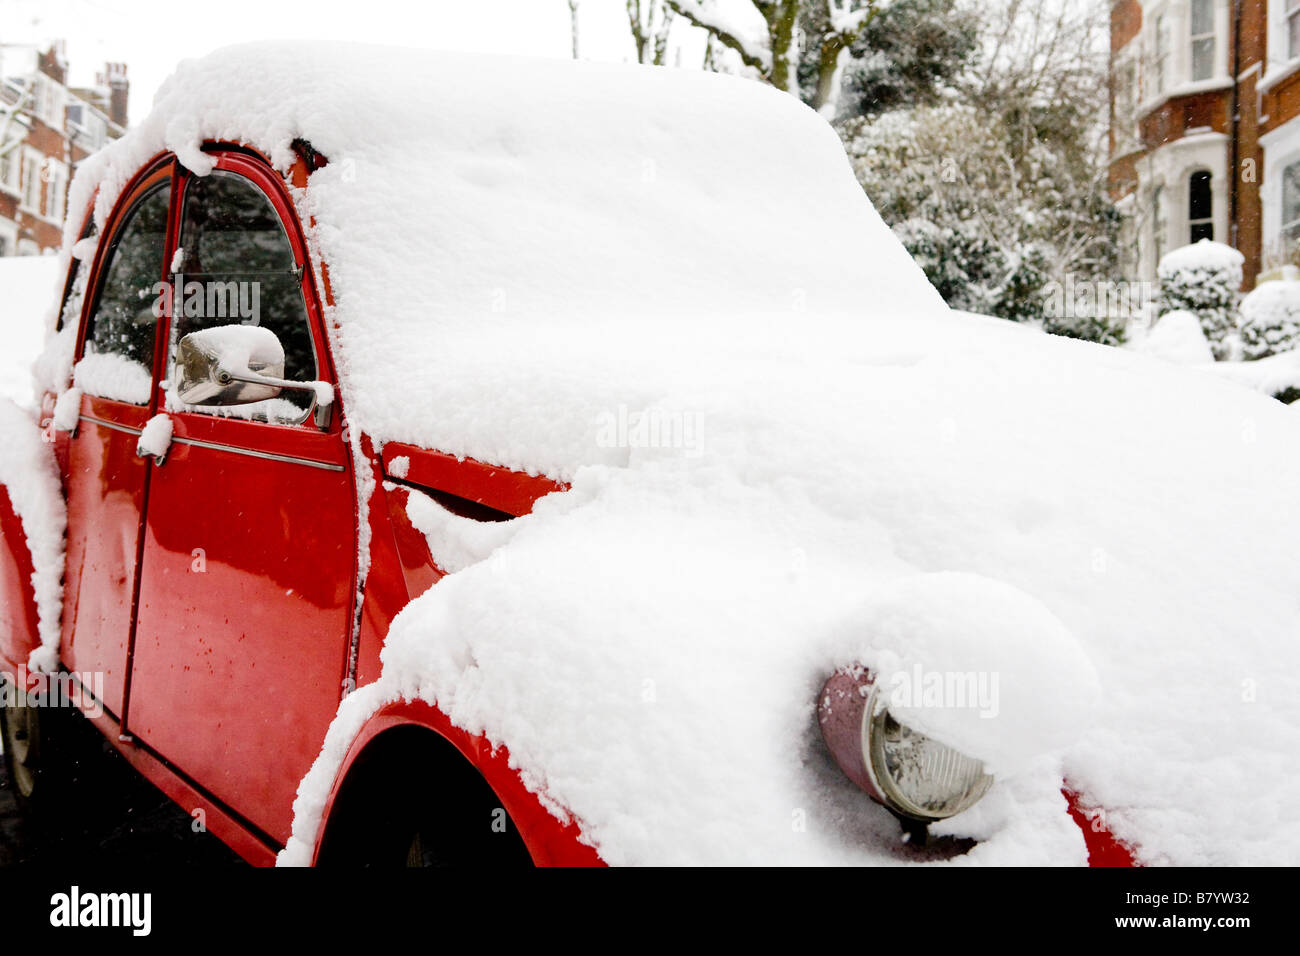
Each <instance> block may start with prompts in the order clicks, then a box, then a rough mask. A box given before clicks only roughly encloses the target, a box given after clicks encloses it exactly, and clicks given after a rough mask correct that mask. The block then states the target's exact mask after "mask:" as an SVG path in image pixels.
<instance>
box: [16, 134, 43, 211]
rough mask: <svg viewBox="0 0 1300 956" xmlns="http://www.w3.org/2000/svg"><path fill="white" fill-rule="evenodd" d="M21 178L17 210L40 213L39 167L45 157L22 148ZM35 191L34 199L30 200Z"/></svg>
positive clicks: (26, 147) (28, 148)
mask: <svg viewBox="0 0 1300 956" xmlns="http://www.w3.org/2000/svg"><path fill="white" fill-rule="evenodd" d="M22 154H23V178H22V182H21V183H19V190H20V194H21V198H20V199H19V200H18V208H19V209H22V210H24V211H25V212H30V213H35V214H36V215H38V216H39V215H40V213H41V166H42V164H43V163H44V162H45V156H44V154H42V153H39V152H37V151H36V150H34V149H32V148H31V147H30V146H25V147H23V151H22ZM33 188H34V189H35V198H34V199H33V198H32V190H33Z"/></svg>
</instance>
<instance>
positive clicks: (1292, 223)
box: [1278, 156, 1300, 242]
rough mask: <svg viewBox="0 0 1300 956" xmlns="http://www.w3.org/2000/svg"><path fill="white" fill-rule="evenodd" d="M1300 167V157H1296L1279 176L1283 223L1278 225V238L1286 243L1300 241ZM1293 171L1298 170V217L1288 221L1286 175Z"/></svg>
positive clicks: (1283, 168) (1284, 167)
mask: <svg viewBox="0 0 1300 956" xmlns="http://www.w3.org/2000/svg"><path fill="white" fill-rule="evenodd" d="M1298 167H1300V156H1297V157H1294V158H1293V159H1292V160H1291V162H1289V163H1287V164H1286V165H1285V166H1283V167H1282V171H1281V175H1280V176H1279V179H1280V180H1281V182H1280V183H1279V185H1280V186H1281V193H1282V195H1281V196H1280V197H1279V200H1280V201H1279V203H1278V205H1279V207H1280V209H1281V215H1280V217H1279V218H1280V219H1281V222H1279V224H1278V236H1279V237H1280V238H1281V239H1283V240H1284V241H1286V242H1294V241H1295V240H1296V239H1300V168H1298ZM1291 169H1295V170H1297V174H1296V186H1297V188H1296V216H1295V218H1294V219H1287V218H1286V213H1287V208H1286V198H1287V197H1286V192H1287V190H1286V174H1287V171H1288V170H1291ZM1293 233H1294V234H1293Z"/></svg>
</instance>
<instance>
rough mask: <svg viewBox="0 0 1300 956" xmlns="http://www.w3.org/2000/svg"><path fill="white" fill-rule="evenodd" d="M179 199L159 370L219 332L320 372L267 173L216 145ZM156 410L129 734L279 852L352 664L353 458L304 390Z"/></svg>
mask: <svg viewBox="0 0 1300 956" xmlns="http://www.w3.org/2000/svg"><path fill="white" fill-rule="evenodd" d="M177 204H178V205H177V220H178V224H177V233H178V236H177V240H176V243H175V244H176V245H177V246H178V247H179V250H180V251H179V253H178V254H175V255H174V256H169V261H170V262H171V263H172V264H173V267H174V268H175V270H176V271H175V273H174V274H173V276H172V279H173V283H172V287H173V288H176V289H180V290H181V291H182V294H180V295H176V296H175V297H174V298H173V301H172V308H171V315H170V317H169V319H168V325H167V330H168V334H167V346H166V349H165V352H166V356H165V358H166V362H167V366H168V367H167V372H166V376H167V380H169V381H170V380H171V378H172V376H173V374H174V369H173V366H174V362H175V356H176V348H177V345H178V343H179V342H180V340H181V338H182V337H183V336H185V335H187V334H189V333H190V332H195V331H199V330H201V329H206V328H212V327H215V326H219V325H232V324H245V325H253V324H256V325H260V326H261V327H263V328H268V329H270V330H271V331H272V332H274V333H275V334H276V336H277V337H278V338H279V340H280V342H281V344H282V345H283V346H284V350H285V369H284V377H285V378H287V379H291V380H295V381H304V382H306V381H313V380H327V381H328V380H331V379H332V370H331V368H330V362H329V360H328V351H327V349H326V346H325V338H324V334H323V328H322V326H321V324H320V315H319V308H318V305H317V301H316V298H315V295H314V292H313V289H312V285H311V280H310V277H309V270H305V269H304V265H305V263H306V261H307V260H306V250H305V247H304V245H303V242H302V239H301V235H300V233H299V230H298V228H297V225H296V220H295V218H294V214H293V211H292V207H291V206H290V205H289V203H288V198H287V194H286V193H285V191H284V188H283V186H282V185H281V184H280V182H279V180H278V179H277V178H276V177H275V176H274V175H273V174H272V173H271V172H270V170H269V169H268V168H267V167H265V166H264V165H263V164H261V163H260V162H258V161H255V160H253V159H251V158H248V157H245V156H241V155H238V154H233V153H229V154H225V153H223V154H220V155H219V159H218V162H217V167H216V169H215V170H214V171H213V172H212V173H210V174H208V175H207V176H203V177H198V176H192V175H184V176H182V177H180V178H178V186H177ZM178 277H179V278H178ZM195 290H198V292H197V293H196V292H195ZM196 295H197V296H200V297H198V298H196ZM168 406H169V409H170V410H169V411H168V412H167V414H168V415H169V416H170V418H171V422H172V429H173V437H172V441H171V445H170V448H169V449H168V450H167V453H166V455H165V457H163V458H161V461H158V460H155V461H153V462H152V463H151V464H150V468H151V469H153V475H152V478H151V485H150V490H149V497H148V504H147V509H146V519H145V530H144V539H143V542H142V561H141V570H140V601H139V609H138V617H137V622H136V636H135V644H134V650H133V662H132V678H131V688H130V700H129V718H128V730H129V732H130V733H131V734H132V735H133V736H134V737H135V738H136V739H137V740H138V741H140V742H141V744H142V745H144V746H146V747H148V748H150V749H151V750H152V751H154V752H155V753H157V754H158V755H160V756H161V757H162V758H163V759H164V760H165V761H167V762H168V763H170V764H171V765H172V766H173V767H174V768H176V769H177V770H179V771H180V772H181V773H182V774H184V775H185V776H187V777H188V778H190V779H191V780H192V781H194V782H195V783H196V784H197V785H198V786H199V787H200V788H202V789H203V790H205V791H207V792H208V793H210V794H211V795H212V796H213V797H215V798H216V799H217V800H219V801H220V802H221V803H223V804H225V805H226V806H227V807H228V808H230V809H231V810H233V811H234V812H235V814H237V815H238V816H239V817H241V818H242V819H243V820H244V822H245V823H246V824H247V825H248V826H250V828H251V829H253V830H254V831H256V832H259V833H260V834H262V836H263V837H264V839H265V840H266V841H267V842H268V843H271V844H273V845H282V844H283V843H285V842H286V841H287V839H288V835H289V829H290V824H291V821H292V803H293V797H294V794H295V792H296V789H297V786H298V783H299V781H300V780H301V778H302V777H303V775H304V774H305V773H306V771H307V770H308V768H309V767H310V766H311V763H312V761H313V760H314V759H315V757H316V755H317V754H318V753H319V751H320V747H321V744H322V742H323V740H324V735H325V730H326V728H327V727H328V725H329V723H330V721H331V719H332V718H333V716H334V713H335V711H336V709H337V707H338V703H339V700H340V698H341V695H342V687H343V682H344V678H345V676H346V673H347V668H348V655H349V647H350V635H351V622H352V609H353V595H354V584H355V566H356V524H355V522H356V505H355V493H354V486H353V480H352V472H351V463H350V458H349V455H348V453H347V448H346V446H345V443H344V440H343V437H342V432H341V428H340V423H339V416H338V415H329V416H319V417H320V419H321V421H326V422H327V424H326V425H325V427H322V425H321V424H319V423H318V421H317V417H318V416H316V415H314V414H313V409H314V405H313V399H312V393H311V392H310V391H306V392H292V391H285V392H284V393H282V395H281V396H280V397H279V398H274V399H271V400H269V401H264V402H259V403H257V404H253V405H229V406H213V407H196V406H184V407H180V406H179V405H178V403H177V400H176V398H175V396H174V395H173V396H172V398H171V399H170V400H169V403H168Z"/></svg>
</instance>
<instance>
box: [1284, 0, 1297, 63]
mask: <svg viewBox="0 0 1300 956" xmlns="http://www.w3.org/2000/svg"><path fill="white" fill-rule="evenodd" d="M1286 35H1287V57H1288V58H1289V59H1294V58H1296V57H1298V56H1300V0H1286Z"/></svg>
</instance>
